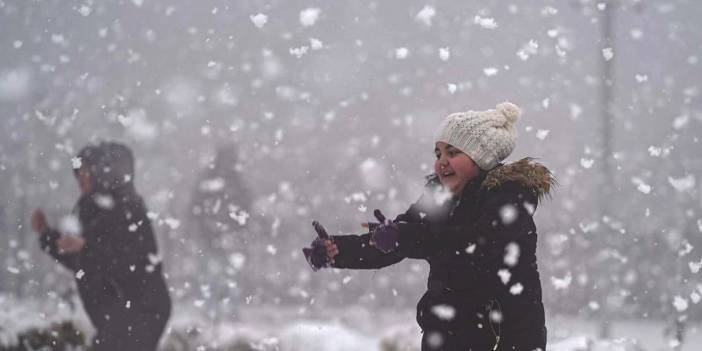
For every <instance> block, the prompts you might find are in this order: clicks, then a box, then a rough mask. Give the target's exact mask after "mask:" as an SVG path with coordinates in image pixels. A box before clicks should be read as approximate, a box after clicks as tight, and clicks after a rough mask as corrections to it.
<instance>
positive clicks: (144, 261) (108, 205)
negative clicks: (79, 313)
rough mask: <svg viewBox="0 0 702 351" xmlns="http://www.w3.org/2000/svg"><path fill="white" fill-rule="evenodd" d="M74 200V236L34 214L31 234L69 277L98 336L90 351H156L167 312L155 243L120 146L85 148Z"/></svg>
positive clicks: (126, 152) (77, 163)
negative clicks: (75, 223) (64, 268)
mask: <svg viewBox="0 0 702 351" xmlns="http://www.w3.org/2000/svg"><path fill="white" fill-rule="evenodd" d="M73 162H74V164H73V166H74V171H75V176H76V179H77V180H78V186H79V188H80V193H81V194H80V198H79V199H78V202H77V204H76V206H75V210H74V212H75V215H76V216H77V221H78V224H77V225H75V227H77V228H73V230H74V231H76V233H75V234H67V233H61V232H59V231H58V230H57V229H55V228H52V227H50V226H49V224H48V222H47V220H46V216H45V215H44V213H43V211H42V210H41V209H37V210H35V211H34V214H33V215H32V220H31V222H32V228H33V229H34V230H35V231H36V232H37V233H38V234H39V241H40V244H41V247H42V249H43V250H44V251H45V252H47V253H48V254H49V255H51V256H52V257H53V258H54V259H56V261H58V262H59V263H61V264H62V265H64V266H65V267H66V268H68V269H69V270H71V271H72V272H74V276H75V281H76V284H77V286H78V293H79V295H80V298H81V301H82V303H83V307H84V308H85V311H86V313H87V315H88V317H89V319H90V321H91V323H92V325H93V326H94V327H95V329H96V331H97V333H96V335H95V337H94V339H93V348H94V350H97V351H103V350H104V351H107V350H120V351H127V350H130V351H131V350H143V351H153V350H155V349H156V347H157V345H158V342H159V339H160V337H161V334H162V333H163V331H164V329H165V326H166V323H167V321H168V318H169V316H170V312H171V299H170V296H169V293H168V288H167V286H166V282H165V279H164V276H163V272H162V267H161V262H160V258H159V255H158V249H157V245H156V238H155V236H154V231H153V228H152V226H151V222H150V220H149V218H148V216H147V209H146V205H145V204H144V200H143V199H142V198H141V196H139V194H138V193H137V191H136V188H135V187H134V157H133V155H132V152H131V150H130V149H129V148H128V147H127V146H125V145H122V144H119V143H114V142H103V143H100V144H99V145H89V146H86V147H84V148H83V149H82V150H81V151H80V152H79V153H78V155H77V157H76V158H75V159H74V161H73Z"/></svg>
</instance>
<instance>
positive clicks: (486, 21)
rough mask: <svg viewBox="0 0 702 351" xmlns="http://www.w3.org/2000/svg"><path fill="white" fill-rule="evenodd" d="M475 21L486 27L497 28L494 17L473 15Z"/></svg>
mask: <svg viewBox="0 0 702 351" xmlns="http://www.w3.org/2000/svg"><path fill="white" fill-rule="evenodd" d="M473 23H475V24H476V25H478V26H480V27H481V28H484V29H495V28H497V22H496V21H495V19H494V18H492V17H480V16H475V17H473Z"/></svg>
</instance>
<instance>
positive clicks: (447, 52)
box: [439, 47, 451, 61]
mask: <svg viewBox="0 0 702 351" xmlns="http://www.w3.org/2000/svg"><path fill="white" fill-rule="evenodd" d="M439 58H440V59H441V61H448V60H449V59H450V58H451V49H450V48H448V47H446V48H439Z"/></svg>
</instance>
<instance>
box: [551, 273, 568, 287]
mask: <svg viewBox="0 0 702 351" xmlns="http://www.w3.org/2000/svg"><path fill="white" fill-rule="evenodd" d="M572 281H573V275H572V274H570V272H568V273H567V274H566V276H565V277H563V278H556V277H551V284H553V287H554V288H555V289H556V290H565V289H568V287H569V286H570V283H571V282H572Z"/></svg>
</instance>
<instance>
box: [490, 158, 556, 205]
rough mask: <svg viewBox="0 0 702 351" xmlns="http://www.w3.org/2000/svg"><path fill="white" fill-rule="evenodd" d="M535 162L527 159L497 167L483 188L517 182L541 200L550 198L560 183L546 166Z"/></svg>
mask: <svg viewBox="0 0 702 351" xmlns="http://www.w3.org/2000/svg"><path fill="white" fill-rule="evenodd" d="M533 160H534V159H533V158H530V157H527V158H523V159H521V160H519V161H516V162H513V163H510V164H506V165H501V166H498V167H495V168H494V169H492V170H491V171H489V172H488V174H487V177H486V178H485V180H484V181H483V184H482V185H481V187H483V188H486V189H488V190H490V189H492V188H495V187H498V186H500V185H502V184H504V183H506V182H516V183H518V184H521V185H522V186H524V187H527V188H529V189H531V191H533V192H534V194H536V196H537V197H538V198H539V200H542V199H543V198H544V197H547V196H550V195H551V188H554V187H556V186H558V182H557V181H556V178H554V177H553V174H552V173H551V171H549V169H548V168H546V166H544V165H542V164H540V163H538V162H534V161H533Z"/></svg>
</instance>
